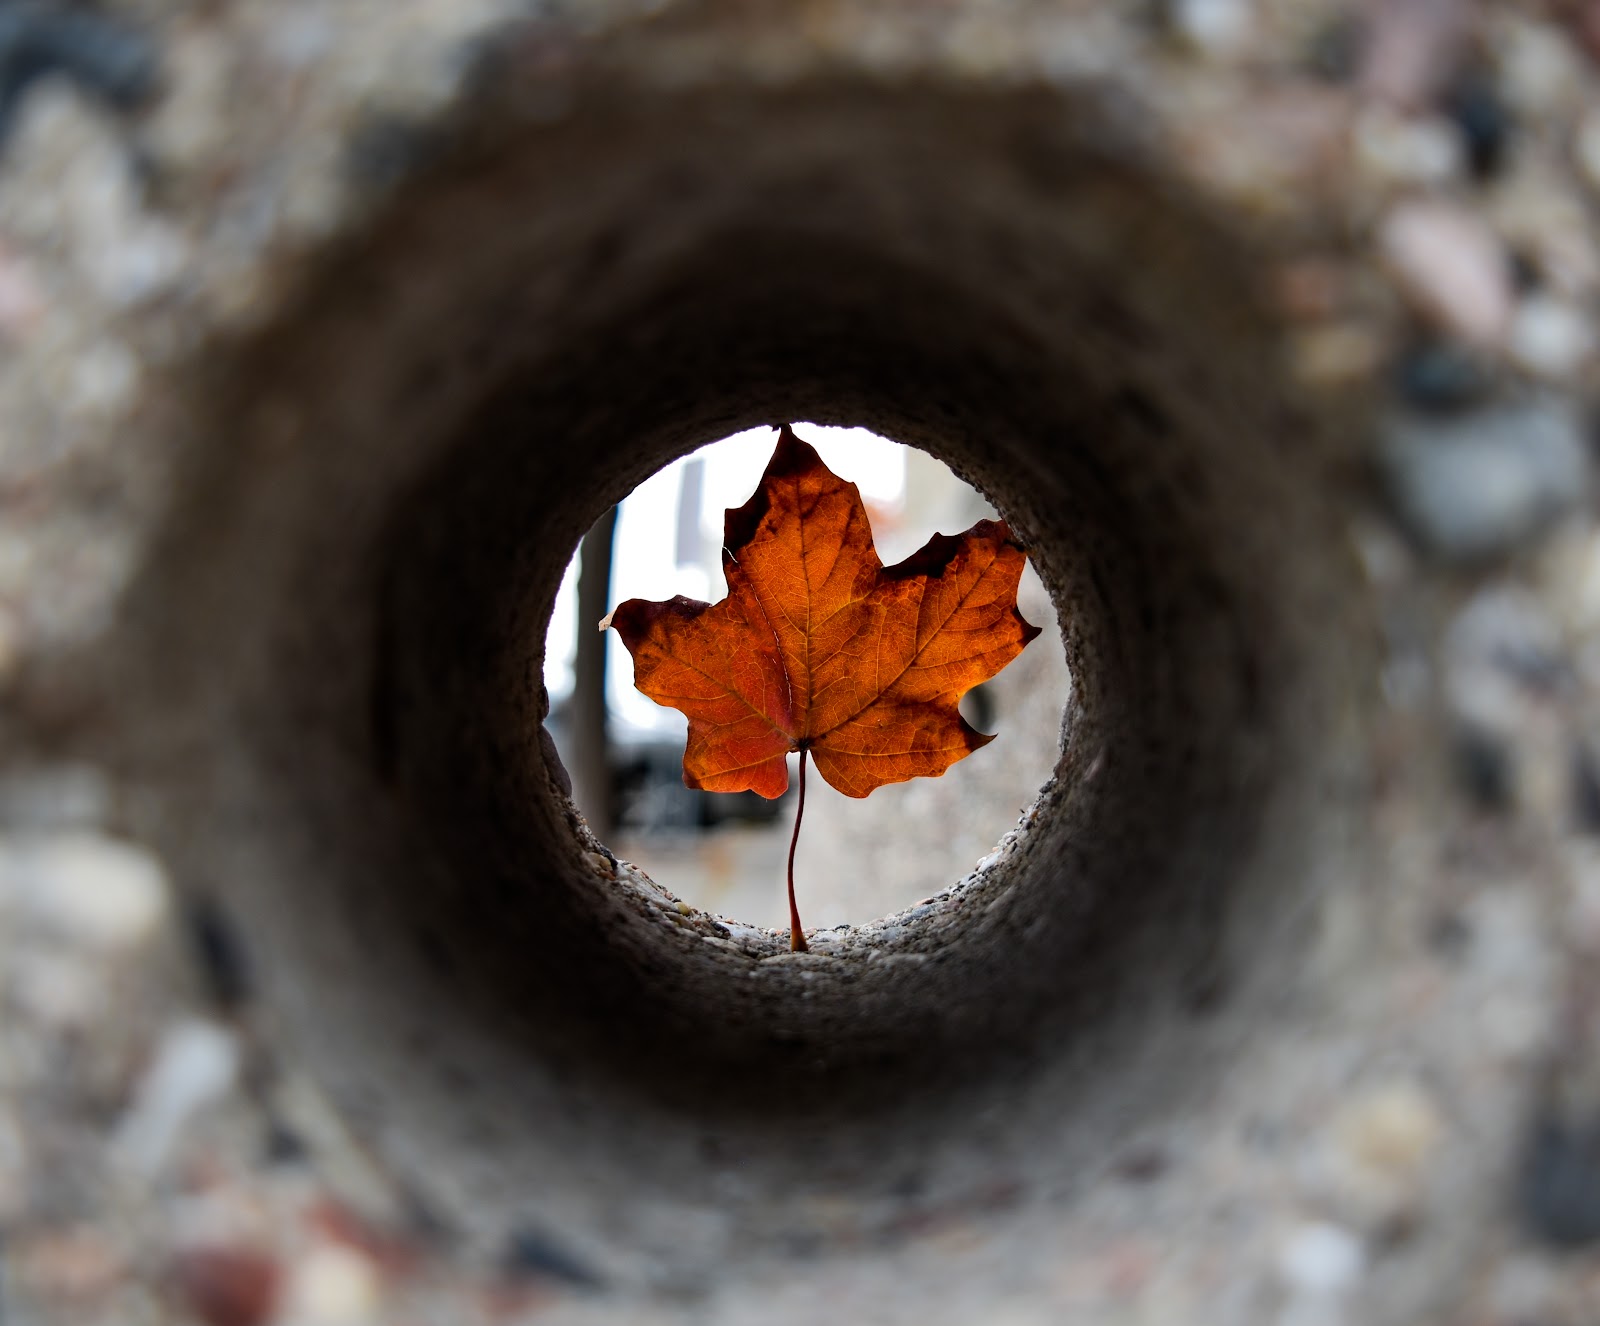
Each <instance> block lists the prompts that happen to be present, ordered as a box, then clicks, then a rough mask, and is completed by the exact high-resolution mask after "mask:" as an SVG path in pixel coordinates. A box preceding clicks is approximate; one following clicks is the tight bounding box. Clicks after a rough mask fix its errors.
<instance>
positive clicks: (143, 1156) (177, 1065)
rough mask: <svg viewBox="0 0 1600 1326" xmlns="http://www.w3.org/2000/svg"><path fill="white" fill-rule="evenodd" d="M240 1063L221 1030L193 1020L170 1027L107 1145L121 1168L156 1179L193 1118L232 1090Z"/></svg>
mask: <svg viewBox="0 0 1600 1326" xmlns="http://www.w3.org/2000/svg"><path fill="white" fill-rule="evenodd" d="M239 1061H240V1050H239V1043H238V1040H237V1039H236V1038H235V1037H234V1035H233V1033H231V1032H229V1031H227V1030H225V1029H224V1028H223V1027H221V1026H218V1025H217V1024H215V1023H211V1022H204V1021H201V1020H200V1019H198V1018H192V1019H186V1020H183V1021H180V1022H175V1023H173V1024H172V1025H171V1026H169V1027H168V1028H167V1029H166V1031H165V1033H163V1035H162V1037H161V1041H160V1043H159V1044H158V1045H157V1047H156V1051H155V1054H154V1056H153V1058H152V1059H151V1062H150V1064H149V1066H148V1067H147V1068H146V1069H145V1072H144V1076H143V1077H142V1078H141V1079H140V1081H139V1085H138V1087H137V1088H136V1090H135V1092H134V1097H133V1102H132V1104H131V1105H130V1106H129V1107H128V1110H127V1112H126V1113H125V1114H124V1115H123V1117H122V1120H121V1122H120V1123H119V1124H118V1126H117V1132H116V1136H115V1137H114V1138H113V1140H112V1148H113V1151H114V1153H115V1154H116V1156H117V1158H118V1159H119V1160H120V1161H121V1162H122V1164H123V1165H125V1166H126V1167H127V1168H128V1169H130V1170H132V1171H134V1172H135V1173H139V1174H144V1175H155V1174H157V1173H159V1172H160V1171H161V1169H162V1168H163V1167H164V1166H165V1165H166V1163H167V1161H168V1160H169V1158H170V1157H171V1155H172V1153H173V1151H174V1150H175V1149H176V1147H177V1144H178V1141H179V1139H180V1138H181V1137H182V1135H183V1132H184V1130H185V1129H186V1128H187V1127H188V1126H189V1124H190V1123H191V1122H192V1121H193V1119H194V1117H195V1116H196V1115H197V1114H199V1113H200V1112H201V1111H202V1110H204V1109H205V1108H206V1107H207V1106H209V1105H213V1104H215V1103H216V1102H217V1101H219V1100H221V1099H222V1098H223V1097H224V1096H226V1095H227V1094H228V1092H229V1091H231V1090H232V1088H233V1084H234V1081H235V1079H236V1078H237V1077H238V1073H239Z"/></svg>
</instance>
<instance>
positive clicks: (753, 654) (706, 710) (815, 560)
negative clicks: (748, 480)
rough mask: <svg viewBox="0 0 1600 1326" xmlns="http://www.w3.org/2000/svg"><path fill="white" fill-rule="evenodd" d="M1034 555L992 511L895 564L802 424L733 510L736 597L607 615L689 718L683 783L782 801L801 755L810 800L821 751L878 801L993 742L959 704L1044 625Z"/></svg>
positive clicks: (662, 697) (730, 555)
mask: <svg viewBox="0 0 1600 1326" xmlns="http://www.w3.org/2000/svg"><path fill="white" fill-rule="evenodd" d="M1025 561H1026V554H1025V553H1024V552H1023V549H1022V548H1021V546H1020V545H1019V544H1017V542H1016V541H1015V540H1014V539H1013V538H1012V536H1011V531H1010V529H1009V528H1008V527H1007V526H1006V524H1005V522H1004V521H999V520H980V521H979V522H978V523H977V524H976V525H974V526H973V527H972V528H971V529H969V530H967V532H966V533H964V534H959V535H947V534H936V535H934V536H933V538H931V539H929V540H928V542H927V543H926V544H925V545H924V546H923V547H922V548H921V549H920V550H919V551H917V552H915V553H913V554H912V555H911V556H910V557H908V558H906V559H905V561H903V562H900V563H898V564H897V565H895V566H890V567H885V566H884V565H883V563H882V562H881V561H880V560H879V559H878V554H877V550H876V549H875V548H874V547H873V542H872V529H871V526H870V525H869V524H868V522H867V513H866V509H865V508H864V507H863V506H862V504H861V495H860V493H859V492H858V491H857V489H856V486H855V485H854V484H853V483H846V482H845V481H844V480H843V479H840V478H839V477H838V476H837V475H836V474H834V473H833V472H832V471H831V470H829V469H828V467H827V466H826V465H824V464H823V463H822V459H821V457H819V456H818V455H817V453H816V451H815V450H813V449H812V448H811V447H810V446H808V445H807V444H806V443H804V442H802V441H801V440H800V439H799V438H797V437H796V436H795V435H794V432H793V430H792V429H791V428H789V427H788V426H787V425H785V426H784V427H783V428H782V429H781V430H780V432H779V435H778V444H777V447H776V448H775V449H774V451H773V453H772V459H771V461H769V462H768V464H767V469H766V473H765V474H764V475H763V476H762V478H761V483H760V485H759V487H757V489H756V491H755V493H754V495H753V496H752V497H751V498H750V500H749V501H748V502H746V503H745V504H744V505H743V506H741V507H736V508H733V509H730V510H729V511H728V514H727V520H726V525H725V530H724V536H723V549H722V569H723V573H724V575H725V576H726V577H727V582H728V594H727V597H726V598H724V599H722V600H721V601H720V602H718V603H715V604H712V603H701V602H699V601H697V600H694V599H688V598H683V597H681V596H680V597H678V598H674V599H669V600H667V601H666V602H664V603H654V602H649V601H647V600H644V599H629V600H628V601H627V602H626V603H623V604H620V605H619V606H618V607H617V608H616V609H615V610H614V611H613V612H612V613H611V615H610V616H609V617H607V618H606V620H605V621H603V622H602V623H601V624H600V625H601V629H602V630H603V629H605V628H606V627H608V626H611V627H615V628H616V630H617V632H618V633H619V634H620V635H621V637H622V641H623V643H624V644H625V645H626V646H627V647H628V650H629V652H630V653H631V654H632V655H633V660H634V684H635V685H636V686H637V687H638V689H639V690H641V691H642V692H644V694H646V695H648V696H649V697H650V698H651V699H652V700H655V701H657V702H658V703H660V704H664V705H669V706H671V707H672V708H674V709H680V710H682V711H683V713H684V714H685V715H687V717H688V719H689V739H688V743H687V745H686V748H685V750H684V757H683V777H684V782H686V783H687V784H688V785H689V786H690V787H694V788H700V789H703V790H706V791H711V792H742V791H745V790H747V789H748V790H750V791H754V792H758V793H760V795H762V796H764V797H769V798H772V797H779V796H782V795H783V793H784V792H785V791H787V790H788V787H789V770H788V760H787V756H788V755H789V754H790V753H791V752H794V751H798V752H800V792H801V798H802V800H801V810H802V812H803V808H804V796H805V760H806V756H807V755H809V756H810V757H811V758H812V759H813V760H815V761H816V765H817V772H818V773H820V774H821V775H822V776H823V778H825V779H826V780H827V781H828V782H829V783H830V784H831V785H832V786H834V787H835V788H837V789H838V790H839V791H841V792H843V793H844V794H845V795H846V796H852V797H864V796H866V795H867V794H868V793H870V792H872V791H873V790H874V789H876V788H879V787H882V786H883V785H884V784H886V783H898V782H904V781H905V780H907V779H910V778H917V777H931V776H937V775H939V774H942V773H944V771H945V770H946V769H948V768H949V767H950V766H951V765H952V764H954V763H955V762H956V761H957V760H959V759H962V758H964V757H965V756H967V755H970V754H971V753H972V752H973V751H975V750H977V749H978V748H979V747H980V746H983V745H985V744H986V743H988V742H989V741H991V740H993V737H992V736H986V735H984V734H983V733H981V732H978V731H976V730H975V729H974V728H973V727H972V726H971V725H970V724H969V723H968V722H967V721H966V719H964V718H963V717H962V716H961V712H960V709H959V707H958V706H959V703H960V700H961V697H962V696H963V695H964V694H965V693H966V692H967V691H969V690H970V689H971V688H972V687H974V686H976V685H978V683H980V682H983V681H987V680H988V679H989V678H990V677H992V676H994V674H995V673H997V672H999V671H1000V669H1001V668H1003V667H1005V665H1006V664H1007V663H1009V662H1010V661H1011V660H1012V659H1013V658H1015V657H1016V656H1017V655H1018V654H1019V653H1021V652H1022V649H1023V647H1024V646H1025V645H1026V644H1027V643H1028V642H1029V641H1030V640H1032V639H1033V638H1034V637H1035V636H1036V635H1038V634H1039V628H1038V627H1037V626H1033V625H1030V624H1029V623H1028V622H1027V621H1025V620H1024V619H1023V617H1022V614H1021V613H1019V612H1018V611H1017V601H1016V600H1017V583H1018V580H1019V579H1020V578H1021V575H1022V567H1023V564H1024V563H1025ZM795 830H796V835H798V832H799V815H798V814H797V815H796V825H795ZM793 855H794V853H793V845H792V844H791V847H790V863H791V867H790V873H791V884H790V896H791V909H790V910H791V920H792V923H793V924H792V930H793V940H794V943H795V947H796V948H803V947H804V940H803V938H802V937H801V936H800V932H799V920H798V917H797V916H796V915H795V914H794V911H793V882H792V875H793Z"/></svg>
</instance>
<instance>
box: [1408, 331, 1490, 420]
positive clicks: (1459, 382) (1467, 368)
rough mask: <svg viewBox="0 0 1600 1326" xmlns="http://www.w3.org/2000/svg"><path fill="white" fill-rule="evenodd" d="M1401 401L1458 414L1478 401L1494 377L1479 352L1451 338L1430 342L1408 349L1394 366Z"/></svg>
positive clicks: (1426, 408)
mask: <svg viewBox="0 0 1600 1326" xmlns="http://www.w3.org/2000/svg"><path fill="white" fill-rule="evenodd" d="M1394 384H1395V388H1396V390H1397V391H1398V392H1399V394H1400V397H1401V399H1402V400H1404V401H1405V403H1406V404H1407V405H1411V406H1415V407H1416V408H1417V409H1418V410H1426V411H1429V412H1438V413H1457V412H1459V411H1461V410H1464V409H1466V408H1468V407H1469V406H1473V405H1478V404H1481V403H1482V402H1483V401H1484V399H1485V398H1486V397H1487V396H1488V395H1489V392H1490V390H1491V389H1492V388H1493V386H1494V379H1493V377H1492V376H1491V374H1490V372H1489V370H1488V367H1487V366H1486V365H1485V364H1484V362H1483V357H1482V356H1481V355H1477V354H1474V353H1473V352H1472V351H1470V350H1468V349H1467V348H1466V347H1465V346H1462V345H1457V344H1456V343H1454V342H1452V341H1429V342H1425V343H1423V344H1421V345H1416V346H1413V347H1411V348H1410V349H1408V350H1407V351H1406V352H1405V353H1404V354H1403V355H1402V356H1401V357H1400V359H1399V362H1398V363H1397V364H1396V365H1395V369H1394Z"/></svg>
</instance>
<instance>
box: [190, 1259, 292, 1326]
mask: <svg viewBox="0 0 1600 1326" xmlns="http://www.w3.org/2000/svg"><path fill="white" fill-rule="evenodd" d="M170 1278H171V1281H172V1285H173V1288H174V1290H175V1291H176V1292H177V1295H178V1297H179V1298H180V1299H181V1300H182V1301H183V1303H184V1306H185V1307H187V1309H188V1310H189V1311H190V1312H191V1313H192V1314H193V1315H194V1316H195V1317H196V1318H198V1319H199V1320H200V1321H201V1322H203V1323H205V1326H266V1323H267V1322H269V1321H271V1320H272V1319H273V1318H274V1317H275V1316H276V1315H277V1311H278V1303H279V1301H280V1299H281V1298H282V1296H283V1271H282V1268H281V1267H280V1266H279V1264H278V1262H277V1260H276V1258H274V1257H273V1256H272V1255H271V1254H270V1253H268V1252H265V1251H263V1250H261V1249H258V1248H254V1247H247V1246H243V1245H223V1246H213V1247H196V1248H190V1249H187V1250H185V1251H183V1252H181V1253H179V1254H178V1255H177V1256H176V1257H174V1258H173V1260H172V1264H171V1267H170Z"/></svg>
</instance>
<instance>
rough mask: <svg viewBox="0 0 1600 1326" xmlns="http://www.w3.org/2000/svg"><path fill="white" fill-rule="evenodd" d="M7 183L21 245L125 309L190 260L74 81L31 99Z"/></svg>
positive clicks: (1, 189) (4, 193)
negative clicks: (61, 263) (54, 257)
mask: <svg viewBox="0 0 1600 1326" xmlns="http://www.w3.org/2000/svg"><path fill="white" fill-rule="evenodd" d="M6 166H7V169H6V173H5V176H4V177H3V179H0V221H3V223H4V225H5V228H6V232H7V235H8V237H13V238H15V239H16V240H17V241H18V242H19V243H20V244H22V245H25V246H28V247H32V248H34V249H38V250H41V251H43V252H47V253H52V254H59V255H61V256H62V257H64V258H65V259H66V261H67V263H68V264H69V265H70V266H71V267H72V268H73V269H75V271H76V272H77V273H79V274H80V275H81V276H83V277H84V278H86V279H87V281H88V283H89V285H90V287H91V288H92V289H93V290H94V291H95V292H96V293H97V294H99V295H100V296H101V297H102V298H104V299H105V300H106V301H107V302H108V303H110V304H111V305H113V306H116V307H124V308H131V307H133V306H136V305H139V304H142V303H145V302H147V301H149V300H151V299H154V298H156V297H157V296H159V295H161V294H164V293H165V292H166V291H168V290H169V289H171V288H172V287H173V286H174V285H175V284H176V283H177V281H178V280H179V278H180V277H181V275H182V274H183V271H184V269H185V267H186V264H187V260H188V248H187V245H186V244H185V242H184V241H183V239H182V237H181V235H180V233H179V232H178V231H177V230H176V229H175V228H174V227H172V226H171V225H170V224H169V223H168V222H166V221H165V220H163V219H161V218H159V217H157V216H156V215H154V214H152V213H151V212H149V211H147V210H146V208H145V206H144V199H143V186H142V184H141V182H140V181H139V179H138V177H137V175H136V173H135V171H134V167H133V163H132V161H131V159H130V157H129V154H128V152H127V150H126V148H125V147H124V146H123V144H122V143H121V141H120V140H119V139H118V138H117V136H116V134H115V133H114V132H113V131H112V129H111V127H110V125H108V124H107V123H106V121H105V120H104V118H103V117H102V116H100V115H99V114H97V113H96V111H95V109H94V107H93V106H92V105H90V104H89V103H88V102H86V101H85V100H84V99H83V97H81V96H80V95H79V94H77V93H76V92H75V91H74V90H73V89H72V88H71V87H69V86H66V85H56V84H49V85H44V86H41V87H40V88H39V89H38V90H36V91H35V92H33V93H32V94H31V95H29V97H28V98H27V100H26V102H25V104H24V107H23V111H22V114H21V116H20V119H19V123H18V126H17V133H16V138H15V141H14V142H13V143H12V145H11V148H10V150H9V151H8V154H7V160H6Z"/></svg>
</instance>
